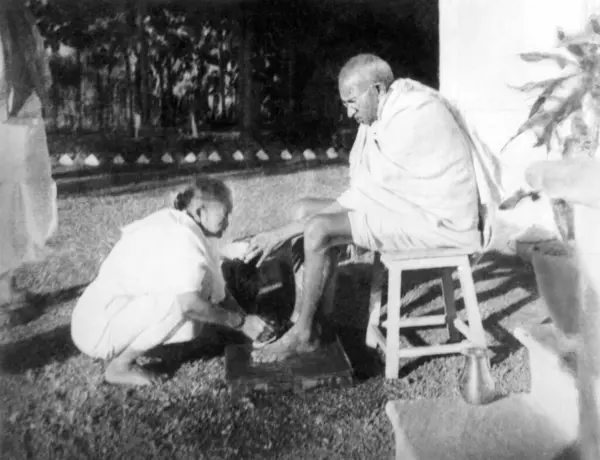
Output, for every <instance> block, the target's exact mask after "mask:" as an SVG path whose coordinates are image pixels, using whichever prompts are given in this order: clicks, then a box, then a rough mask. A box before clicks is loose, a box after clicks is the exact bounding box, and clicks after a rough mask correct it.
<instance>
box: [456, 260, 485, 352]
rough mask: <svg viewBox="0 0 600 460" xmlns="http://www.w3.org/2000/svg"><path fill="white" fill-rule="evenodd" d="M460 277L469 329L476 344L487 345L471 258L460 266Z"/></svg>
mask: <svg viewBox="0 0 600 460" xmlns="http://www.w3.org/2000/svg"><path fill="white" fill-rule="evenodd" d="M458 277H459V279H460V285H461V288H462V293H463V299H464V302H465V309H466V310H467V318H468V320H469V330H470V332H471V336H472V340H473V342H474V345H476V346H481V347H484V348H485V347H487V344H486V340H485V331H484V330H483V324H482V323H481V313H480V312H479V305H478V304H477V294H476V293H475V283H474V282H473V274H472V273H471V264H470V263H469V260H468V259H467V260H465V261H463V262H461V263H460V264H459V266H458Z"/></svg>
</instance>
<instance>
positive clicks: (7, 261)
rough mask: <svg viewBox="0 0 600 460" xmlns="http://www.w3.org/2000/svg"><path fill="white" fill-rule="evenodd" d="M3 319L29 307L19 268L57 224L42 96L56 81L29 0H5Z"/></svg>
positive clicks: (1, 18)
mask: <svg viewBox="0 0 600 460" xmlns="http://www.w3.org/2000/svg"><path fill="white" fill-rule="evenodd" d="M0 45H1V46H0V139H1V140H2V142H0V215H1V219H0V322H2V323H3V322H6V320H7V319H8V321H10V316H11V312H15V311H16V310H17V309H19V308H21V307H24V306H27V304H28V301H29V300H30V296H29V295H28V294H27V292H26V291H24V290H19V289H17V287H16V286H15V282H14V271H15V270H16V269H17V268H19V267H20V266H21V265H22V264H23V263H26V262H31V261H35V260H38V259H39V258H40V257H41V256H42V255H43V249H44V246H45V243H46V241H47V239H48V238H49V236H50V235H51V234H52V232H53V231H54V229H55V228H56V224H57V216H56V214H57V212H56V186H55V184H54V181H53V180H52V176H51V164H50V157H49V155H48V147H47V143H46V131H45V126H44V120H43V118H42V102H41V101H42V100H45V98H46V95H47V93H48V90H49V88H50V85H51V76H50V70H49V67H48V61H47V57H46V54H45V50H44V45H43V40H42V37H41V36H40V34H39V31H38V30H37V26H36V24H35V19H34V17H33V15H32V14H31V12H30V11H29V10H28V9H27V7H26V6H25V4H24V2H22V1H19V0H2V1H1V2H0Z"/></svg>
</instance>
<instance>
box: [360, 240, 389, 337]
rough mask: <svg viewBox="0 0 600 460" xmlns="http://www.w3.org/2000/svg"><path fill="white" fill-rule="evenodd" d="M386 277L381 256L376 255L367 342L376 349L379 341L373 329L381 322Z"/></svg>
mask: <svg viewBox="0 0 600 460" xmlns="http://www.w3.org/2000/svg"><path fill="white" fill-rule="evenodd" d="M384 276H385V267H384V266H383V264H382V263H381V256H380V254H379V253H378V252H376V253H375V258H374V260H373V276H372V278H371V295H370V297H369V324H368V325H367V337H366V340H365V342H366V343H367V346H368V347H371V348H376V347H377V340H376V339H375V337H374V334H373V329H376V328H378V327H379V322H380V321H381V290H382V287H383V279H384Z"/></svg>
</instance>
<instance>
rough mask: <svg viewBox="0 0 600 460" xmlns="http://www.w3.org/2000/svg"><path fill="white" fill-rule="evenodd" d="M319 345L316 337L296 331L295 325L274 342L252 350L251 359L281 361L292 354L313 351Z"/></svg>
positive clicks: (266, 361) (264, 361) (263, 361)
mask: <svg viewBox="0 0 600 460" xmlns="http://www.w3.org/2000/svg"><path fill="white" fill-rule="evenodd" d="M319 345H320V341H319V339H318V338H317V337H310V336H307V335H306V334H303V333H300V332H298V330H297V328H296V327H292V328H291V329H290V330H289V331H288V332H286V333H285V334H284V335H283V336H282V337H281V338H280V339H279V340H277V341H276V342H273V343H272V344H269V345H267V346H265V347H264V348H261V349H260V350H256V351H254V352H253V353H252V359H253V360H254V361H255V362H257V363H271V362H275V361H283V360H285V359H287V358H290V357H292V356H297V355H301V354H304V353H310V352H312V351H315V350H316V349H317V348H319Z"/></svg>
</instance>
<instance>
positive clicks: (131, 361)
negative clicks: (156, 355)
mask: <svg viewBox="0 0 600 460" xmlns="http://www.w3.org/2000/svg"><path fill="white" fill-rule="evenodd" d="M232 206H233V204H232V196H231V191H230V190H229V189H228V188H227V186H226V185H225V184H224V183H223V182H221V181H219V180H216V179H213V178H208V177H199V178H197V179H196V180H195V181H194V183H193V184H192V185H190V186H189V187H187V188H186V189H184V190H182V191H181V192H180V193H179V194H178V195H177V197H176V199H175V203H174V208H170V209H163V210H160V211H158V212H155V213H153V214H151V215H149V216H148V217H146V218H143V219H141V220H138V221H136V222H134V223H132V224H130V225H128V226H126V227H125V228H124V229H123V234H122V237H121V239H120V240H119V241H118V242H117V244H116V245H115V246H114V248H113V249H112V251H111V252H110V254H109V255H108V257H107V258H106V259H105V260H104V262H103V263H102V265H101V267H100V270H99V273H98V276H97V277H96V279H95V280H94V281H93V282H92V283H91V284H90V285H89V286H88V287H87V289H86V290H85V292H84V293H83V295H82V296H81V298H80V299H79V301H78V303H77V305H76V306H75V309H74V311H73V314H72V321H71V335H72V338H73V341H74V343H75V345H76V346H77V347H78V348H79V349H80V350H81V351H82V352H83V353H85V354H87V355H89V356H91V357H94V358H101V359H105V360H107V361H108V364H107V367H106V370H105V375H104V376H105V379H106V381H108V382H110V383H115V384H130V385H148V384H151V383H153V382H154V381H156V377H155V376H154V375H152V374H151V373H150V372H149V371H148V370H145V369H143V368H141V367H139V366H137V365H136V359H137V358H138V357H140V356H141V355H143V354H145V353H146V352H148V351H149V350H151V349H153V348H155V347H157V346H159V345H163V344H170V343H176V342H185V341H189V340H191V339H193V338H194V337H196V336H197V335H198V332H199V330H200V327H199V326H201V324H202V323H213V324H218V325H222V326H226V327H230V328H233V329H237V330H239V331H241V332H242V333H244V334H245V335H246V336H247V337H248V338H249V339H250V340H255V339H256V338H257V337H258V336H259V335H260V334H261V332H264V329H265V323H264V322H263V321H262V320H261V319H260V318H258V317H257V316H254V315H246V314H245V312H244V311H243V310H242V309H241V308H240V307H239V305H238V304H237V303H236V301H235V299H234V298H233V297H232V296H231V294H230V293H229V292H228V291H227V289H226V286H225V280H224V278H223V275H222V271H221V263H220V255H219V249H218V240H219V239H220V238H221V237H222V235H223V233H224V232H225V230H226V229H227V226H228V224H229V216H230V214H231V211H232Z"/></svg>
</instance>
